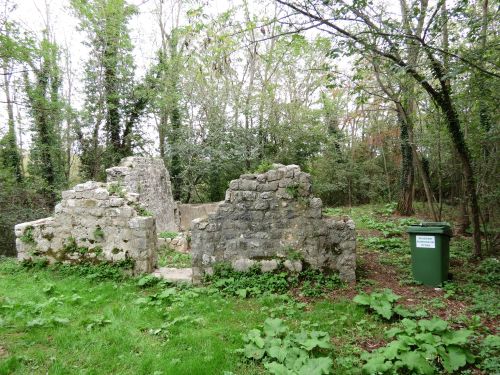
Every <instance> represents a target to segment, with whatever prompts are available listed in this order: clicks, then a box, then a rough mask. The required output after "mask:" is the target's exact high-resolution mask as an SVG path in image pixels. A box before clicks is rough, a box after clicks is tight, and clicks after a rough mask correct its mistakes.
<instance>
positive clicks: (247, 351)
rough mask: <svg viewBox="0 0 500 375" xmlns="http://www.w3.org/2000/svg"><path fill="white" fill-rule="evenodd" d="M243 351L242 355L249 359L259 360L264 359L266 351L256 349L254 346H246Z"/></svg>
mask: <svg viewBox="0 0 500 375" xmlns="http://www.w3.org/2000/svg"><path fill="white" fill-rule="evenodd" d="M243 350H244V352H243V353H244V355H245V357H247V358H250V359H261V358H262V357H264V354H265V353H266V351H265V350H264V349H261V348H259V347H257V346H256V345H255V344H246V345H245V348H244V349H243Z"/></svg>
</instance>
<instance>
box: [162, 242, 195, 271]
mask: <svg viewBox="0 0 500 375" xmlns="http://www.w3.org/2000/svg"><path fill="white" fill-rule="evenodd" d="M158 265H159V266H160V267H175V268H187V267H191V254H184V253H179V252H178V251H175V250H173V249H171V248H169V247H168V246H161V247H160V248H159V249H158Z"/></svg>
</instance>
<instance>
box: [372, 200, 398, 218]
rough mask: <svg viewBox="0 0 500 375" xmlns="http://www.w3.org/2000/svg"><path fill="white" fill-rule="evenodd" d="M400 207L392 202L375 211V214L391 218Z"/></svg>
mask: <svg viewBox="0 0 500 375" xmlns="http://www.w3.org/2000/svg"><path fill="white" fill-rule="evenodd" d="M397 206H398V203H397V202H390V203H387V204H385V205H384V206H383V207H381V208H377V209H375V213H377V214H379V215H384V216H390V215H392V214H393V213H394V212H395V211H396V207H397Z"/></svg>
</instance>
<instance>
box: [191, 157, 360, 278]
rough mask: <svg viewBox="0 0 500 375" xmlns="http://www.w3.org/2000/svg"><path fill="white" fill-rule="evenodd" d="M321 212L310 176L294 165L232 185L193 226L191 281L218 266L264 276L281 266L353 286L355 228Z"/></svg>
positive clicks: (349, 222)
mask: <svg viewBox="0 0 500 375" xmlns="http://www.w3.org/2000/svg"><path fill="white" fill-rule="evenodd" d="M322 206H323V204H322V202H321V199H319V198H315V197H314V196H312V194H311V179H310V175H309V174H308V173H305V172H302V171H301V170H300V168H299V167H298V166H296V165H289V166H281V165H277V166H276V167H275V169H272V170H270V171H268V172H266V173H262V174H246V175H242V176H241V177H240V178H239V179H237V180H233V181H231V183H230V185H229V189H228V190H227V191H226V198H225V201H224V202H223V203H222V204H220V205H219V206H218V208H217V211H216V212H215V213H214V214H210V215H208V218H206V219H196V220H194V221H193V222H192V242H191V247H192V250H191V251H192V256H193V278H194V281H199V280H200V279H201V278H202V276H203V274H204V273H206V272H208V273H209V272H211V271H212V267H213V265H214V264H216V263H220V262H227V263H231V264H232V266H233V267H234V268H235V269H238V270H246V269H248V268H249V267H251V266H253V265H255V264H258V265H260V267H261V269H262V270H263V271H264V270H265V271H271V270H273V269H276V268H277V267H278V266H279V263H283V264H284V265H285V267H287V268H289V269H290V270H295V271H299V270H301V269H302V265H303V264H306V265H308V266H310V267H313V268H317V269H324V270H334V271H338V272H339V275H340V277H341V278H342V279H344V280H346V281H349V282H351V281H354V280H355V273H354V272H355V266H356V240H355V227H354V223H353V222H352V220H350V219H346V220H334V219H332V218H324V217H323V216H322Z"/></svg>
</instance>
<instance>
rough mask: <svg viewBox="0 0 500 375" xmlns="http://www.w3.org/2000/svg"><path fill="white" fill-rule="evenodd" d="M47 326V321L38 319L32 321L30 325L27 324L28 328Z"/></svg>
mask: <svg viewBox="0 0 500 375" xmlns="http://www.w3.org/2000/svg"><path fill="white" fill-rule="evenodd" d="M45 324H47V320H46V319H43V318H36V319H33V320H30V321H29V322H28V323H26V326H27V327H28V328H32V327H43V326H44V325H45Z"/></svg>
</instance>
